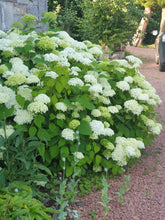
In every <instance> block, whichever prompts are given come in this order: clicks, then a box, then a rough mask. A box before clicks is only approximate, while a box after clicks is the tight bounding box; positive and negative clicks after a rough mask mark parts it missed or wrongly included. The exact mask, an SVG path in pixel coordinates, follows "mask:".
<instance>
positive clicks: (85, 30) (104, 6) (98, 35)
mask: <svg viewBox="0 0 165 220" xmlns="http://www.w3.org/2000/svg"><path fill="white" fill-rule="evenodd" d="M140 16H141V10H140V8H139V7H138V6H137V5H136V4H135V1H134V0H111V1H107V0H95V1H90V0H84V3H83V20H82V29H81V30H82V38H83V40H85V39H89V40H90V41H92V42H93V43H100V44H106V45H108V46H109V47H110V48H112V49H113V50H117V49H118V48H120V46H121V45H124V44H125V43H127V42H128V41H130V40H131V39H132V36H133V33H135V30H136V28H137V25H138V23H139V20H140Z"/></svg>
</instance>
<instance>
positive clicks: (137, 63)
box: [126, 55, 143, 68]
mask: <svg viewBox="0 0 165 220" xmlns="http://www.w3.org/2000/svg"><path fill="white" fill-rule="evenodd" d="M126 59H127V60H128V61H129V62H130V63H131V64H133V67H135V68H137V67H140V66H141V65H142V64H143V62H142V61H141V60H140V59H139V58H138V57H135V56H133V55H129V56H126Z"/></svg>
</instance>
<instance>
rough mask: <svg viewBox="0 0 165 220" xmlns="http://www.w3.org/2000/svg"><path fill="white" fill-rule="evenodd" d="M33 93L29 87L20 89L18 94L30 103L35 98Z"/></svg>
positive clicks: (25, 86)
mask: <svg viewBox="0 0 165 220" xmlns="http://www.w3.org/2000/svg"><path fill="white" fill-rule="evenodd" d="M31 93H32V90H31V89H30V88H29V87H28V86H27V85H23V86H19V87H18V90H17V94H18V95H21V96H22V97H24V98H25V100H28V101H31V100H32V98H33V97H32V94H31Z"/></svg>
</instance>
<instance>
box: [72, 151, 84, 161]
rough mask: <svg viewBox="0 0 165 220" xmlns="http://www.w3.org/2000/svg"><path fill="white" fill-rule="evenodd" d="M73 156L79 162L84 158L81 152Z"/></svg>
mask: <svg viewBox="0 0 165 220" xmlns="http://www.w3.org/2000/svg"><path fill="white" fill-rule="evenodd" d="M73 155H74V156H75V157H76V158H77V159H79V160H81V159H83V158H84V155H83V153H81V152H75V153H74V154H73Z"/></svg>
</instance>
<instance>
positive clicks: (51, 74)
mask: <svg viewBox="0 0 165 220" xmlns="http://www.w3.org/2000/svg"><path fill="white" fill-rule="evenodd" d="M45 76H47V77H50V78H52V79H56V78H57V77H58V74H57V73H56V72H54V71H49V72H46V74H45Z"/></svg>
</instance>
